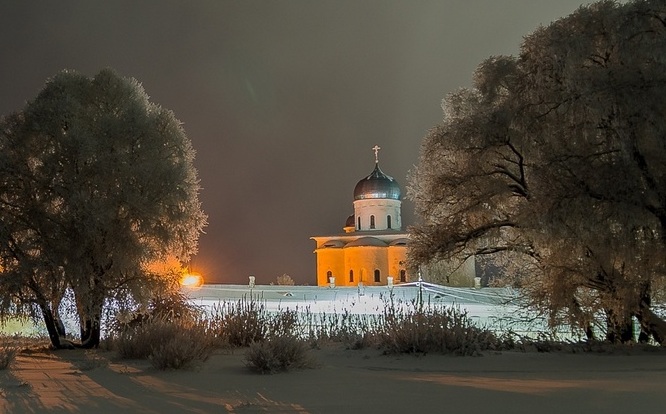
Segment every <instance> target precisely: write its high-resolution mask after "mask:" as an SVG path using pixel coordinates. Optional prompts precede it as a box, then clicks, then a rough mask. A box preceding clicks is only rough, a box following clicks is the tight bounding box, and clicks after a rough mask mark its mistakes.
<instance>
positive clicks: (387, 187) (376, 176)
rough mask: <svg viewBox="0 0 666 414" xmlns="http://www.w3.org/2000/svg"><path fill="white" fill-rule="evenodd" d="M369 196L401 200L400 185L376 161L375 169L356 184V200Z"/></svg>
mask: <svg viewBox="0 0 666 414" xmlns="http://www.w3.org/2000/svg"><path fill="white" fill-rule="evenodd" d="M369 198H384V199H387V198H388V199H391V200H400V186H399V185H398V182H397V181H396V180H395V179H394V178H393V177H391V176H389V175H386V174H384V172H383V171H382V170H381V169H380V168H379V163H375V169H374V170H373V171H372V173H370V175H368V176H367V177H365V178H364V179H362V180H361V181H359V182H358V183H357V184H356V187H355V188H354V200H365V199H369Z"/></svg>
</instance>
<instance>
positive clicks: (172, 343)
mask: <svg viewBox="0 0 666 414" xmlns="http://www.w3.org/2000/svg"><path fill="white" fill-rule="evenodd" d="M212 351H213V346H212V343H211V341H210V339H209V336H208V334H207V333H206V332H205V331H203V330H201V329H197V328H190V329H186V330H178V331H176V332H174V334H173V336H171V337H170V338H169V339H168V340H167V341H165V342H162V343H159V344H158V345H153V346H151V352H150V355H149V356H148V359H149V360H150V362H151V363H152V364H153V366H154V367H155V368H157V369H162V370H164V369H180V368H187V367H190V366H191V365H193V364H194V363H198V362H204V361H206V360H207V359H208V357H210V355H211V353H212Z"/></svg>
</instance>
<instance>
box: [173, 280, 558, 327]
mask: <svg viewBox="0 0 666 414" xmlns="http://www.w3.org/2000/svg"><path fill="white" fill-rule="evenodd" d="M184 291H185V293H186V294H187V295H188V296H189V297H190V298H191V300H192V302H193V303H195V304H197V305H201V306H204V307H212V306H213V305H215V304H219V303H225V302H226V303H229V302H236V301H238V300H242V299H245V300H249V299H253V300H256V301H260V302H261V303H262V305H263V306H264V307H265V309H267V310H268V311H276V312H277V311H280V310H286V309H290V310H298V311H303V312H305V311H307V312H310V313H311V314H318V313H326V314H331V313H339V312H347V313H350V314H357V315H373V314H381V313H382V312H383V311H384V309H385V308H386V306H387V304H388V303H389V302H391V301H392V302H393V304H394V306H399V307H403V308H405V309H407V308H412V309H413V307H414V306H415V305H417V304H418V303H419V301H422V303H423V304H424V306H455V307H458V308H460V309H461V310H465V311H467V315H468V316H469V317H470V318H471V319H472V320H473V321H474V322H475V323H477V324H478V325H479V326H485V327H488V328H490V329H492V330H495V331H497V332H504V331H507V330H512V331H514V332H518V333H521V334H528V333H531V334H535V333H538V332H541V331H544V330H545V325H544V323H543V321H542V320H539V319H537V320H532V319H533V315H532V316H530V315H527V314H525V313H524V312H523V311H522V310H521V309H520V308H519V307H518V306H517V304H516V301H517V296H516V294H515V292H514V291H512V290H510V289H505V288H482V289H474V288H453V287H445V286H439V285H434V284H430V283H425V282H421V283H420V284H419V283H418V282H417V283H411V284H406V285H396V286H394V287H392V288H389V287H387V286H365V287H361V288H359V287H315V286H277V285H270V286H269V285H257V286H254V287H252V288H250V287H249V286H248V285H203V286H202V287H200V288H195V289H189V288H186V289H185V290H184ZM528 321H529V322H528Z"/></svg>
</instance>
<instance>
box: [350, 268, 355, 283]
mask: <svg viewBox="0 0 666 414" xmlns="http://www.w3.org/2000/svg"><path fill="white" fill-rule="evenodd" d="M349 281H350V282H354V271H353V270H350V271H349Z"/></svg>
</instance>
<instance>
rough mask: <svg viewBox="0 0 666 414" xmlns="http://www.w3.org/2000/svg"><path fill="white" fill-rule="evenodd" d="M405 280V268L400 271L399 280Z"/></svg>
mask: <svg viewBox="0 0 666 414" xmlns="http://www.w3.org/2000/svg"><path fill="white" fill-rule="evenodd" d="M406 281H407V272H405V270H404V269H403V270H401V271H400V282H406Z"/></svg>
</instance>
